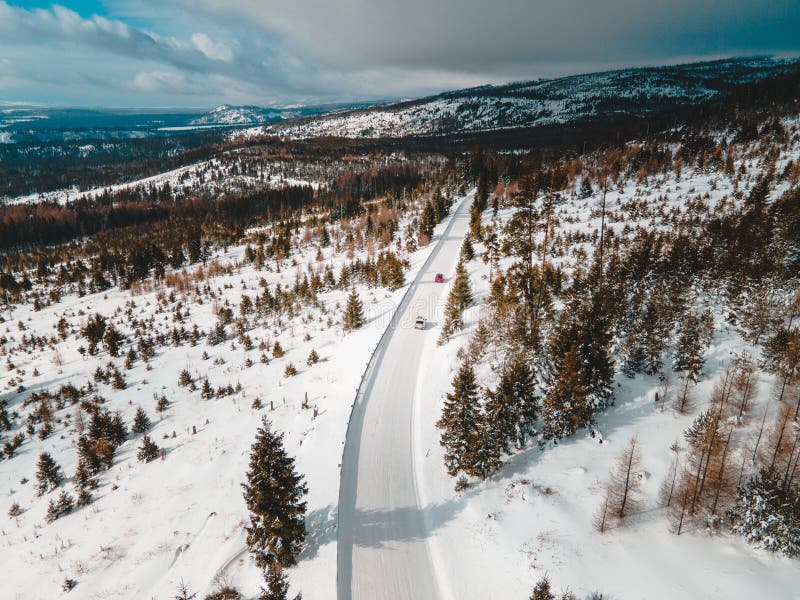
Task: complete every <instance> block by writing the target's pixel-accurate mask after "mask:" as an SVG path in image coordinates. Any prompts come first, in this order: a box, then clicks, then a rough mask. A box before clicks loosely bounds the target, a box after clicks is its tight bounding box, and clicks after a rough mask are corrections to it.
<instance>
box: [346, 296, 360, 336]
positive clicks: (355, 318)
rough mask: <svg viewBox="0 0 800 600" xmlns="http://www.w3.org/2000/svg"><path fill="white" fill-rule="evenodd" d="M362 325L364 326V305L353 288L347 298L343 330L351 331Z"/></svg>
mask: <svg viewBox="0 0 800 600" xmlns="http://www.w3.org/2000/svg"><path fill="white" fill-rule="evenodd" d="M362 325H364V305H363V304H362V302H361V298H359V297H358V292H356V290H355V288H353V289H352V290H351V291H350V295H349V296H348V297H347V306H345V309H344V328H345V329H346V330H347V331H352V330H353V329H358V328H359V327H361V326H362Z"/></svg>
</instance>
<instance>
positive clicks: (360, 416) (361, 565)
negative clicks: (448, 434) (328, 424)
mask: <svg viewBox="0 0 800 600" xmlns="http://www.w3.org/2000/svg"><path fill="white" fill-rule="evenodd" d="M471 199H472V197H471V196H470V197H469V198H468V199H466V200H464V201H462V202H461V203H460V204H459V205H458V206H457V208H456V209H455V212H454V214H453V216H452V218H451V219H450V222H449V223H448V225H447V227H446V228H445V230H444V232H443V233H442V235H441V237H440V238H439V239H438V240H437V241H436V247H435V248H434V250H433V252H432V253H431V255H430V257H429V258H428V260H427V261H426V263H425V264H424V265H423V267H422V268H421V269H420V271H419V273H418V275H417V277H416V278H415V280H414V281H413V282H412V284H411V288H410V289H409V291H408V293H407V294H406V296H405V297H404V299H403V301H402V303H401V304H400V306H399V307H398V309H397V311H396V312H395V315H394V317H393V319H392V322H391V324H390V325H389V329H388V330H387V332H386V334H385V335H384V336H383V338H382V339H381V341H380V343H379V346H378V348H377V350H376V352H375V354H374V355H373V358H372V360H371V362H370V364H369V366H368V367H367V371H366V372H365V374H364V378H363V380H362V382H361V387H360V388H359V392H358V395H357V397H356V401H355V402H356V404H355V407H354V409H353V414H352V416H351V420H350V425H349V428H348V433H347V440H346V443H345V450H344V456H343V460H342V472H341V484H340V490H339V521H338V523H339V525H338V533H337V538H338V539H337V544H338V559H337V560H338V564H337V588H338V589H337V593H338V599H339V600H351V599H353V600H360V599H364V600H382V599H391V600H404V599H414V600H419V599H421V598H424V599H425V600H435V599H436V598H438V597H439V596H440V593H439V586H438V584H437V582H436V578H437V575H436V573H435V572H434V569H433V567H432V565H431V559H430V555H429V552H428V547H427V541H426V538H427V537H428V533H429V530H430V527H429V526H428V525H427V523H428V522H429V515H426V513H425V509H424V508H423V507H421V506H420V505H419V501H418V494H417V484H416V478H415V472H414V458H413V456H414V447H413V444H414V440H413V435H412V425H413V413H414V396H415V389H416V385H417V377H418V374H419V371H420V366H421V364H420V358H421V355H422V349H423V346H424V343H425V339H426V336H428V335H436V334H437V333H438V330H437V331H435V332H434V331H431V329H432V328H433V327H434V325H435V324H436V322H437V321H438V320H439V319H441V316H442V310H441V296H442V292H443V290H444V289H445V288H446V287H447V286H445V285H442V284H437V283H435V282H434V277H435V274H436V273H437V272H438V273H444V274H445V277H446V278H447V279H449V278H450V277H452V275H453V272H454V270H455V265H456V263H457V261H458V255H459V251H460V249H461V243H462V241H463V239H464V235H465V234H466V232H467V230H468V227H469V206H470V205H471ZM417 315H422V316H424V317H426V318H427V319H428V326H427V329H428V330H427V332H423V331H419V330H417V329H414V328H413V323H414V319H415V318H416V317H417Z"/></svg>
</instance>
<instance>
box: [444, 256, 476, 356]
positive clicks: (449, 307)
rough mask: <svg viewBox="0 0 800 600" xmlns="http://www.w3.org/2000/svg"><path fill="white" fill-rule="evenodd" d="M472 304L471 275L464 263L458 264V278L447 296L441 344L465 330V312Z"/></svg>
mask: <svg viewBox="0 0 800 600" xmlns="http://www.w3.org/2000/svg"><path fill="white" fill-rule="evenodd" d="M470 304H472V290H471V289H470V285H469V275H467V270H466V269H465V268H464V263H463V261H459V262H458V266H457V267H456V276H455V278H454V280H453V287H451V288H450V293H449V294H448V296H447V304H446V305H445V308H444V323H442V334H441V337H440V338H439V344H440V345H441V344H443V343H445V342H446V341H447V340H448V339H450V336H452V335H453V334H454V333H455V332H456V331H460V330H461V329H463V328H464V318H463V314H464V310H465V309H466V308H467V307H468V306H469V305H470Z"/></svg>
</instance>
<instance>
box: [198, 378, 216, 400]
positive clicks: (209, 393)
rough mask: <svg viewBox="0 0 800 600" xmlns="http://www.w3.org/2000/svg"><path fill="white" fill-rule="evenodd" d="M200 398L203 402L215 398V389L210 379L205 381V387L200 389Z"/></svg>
mask: <svg viewBox="0 0 800 600" xmlns="http://www.w3.org/2000/svg"><path fill="white" fill-rule="evenodd" d="M200 397H201V398H202V399H203V400H211V399H212V398H213V397H214V388H213V387H211V384H210V383H209V381H208V379H204V380H203V387H201V388H200Z"/></svg>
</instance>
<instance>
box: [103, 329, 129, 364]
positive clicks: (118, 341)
mask: <svg viewBox="0 0 800 600" xmlns="http://www.w3.org/2000/svg"><path fill="white" fill-rule="evenodd" d="M124 341H125V338H124V337H123V335H122V334H121V333H120V332H119V331H117V330H116V329H115V328H114V326H113V325H109V326H107V327H106V333H105V335H104V336H103V343H104V344H105V346H106V350H108V353H109V354H110V355H111V356H114V357H117V356H119V347H120V346H121V345H122V343H123V342H124Z"/></svg>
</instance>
